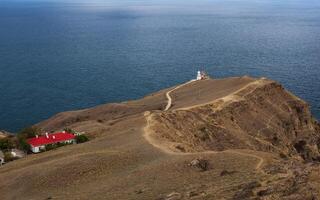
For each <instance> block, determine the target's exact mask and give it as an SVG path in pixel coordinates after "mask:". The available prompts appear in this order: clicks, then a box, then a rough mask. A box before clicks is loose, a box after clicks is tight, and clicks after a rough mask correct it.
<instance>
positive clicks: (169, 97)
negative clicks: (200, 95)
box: [164, 79, 196, 111]
mask: <svg viewBox="0 0 320 200" xmlns="http://www.w3.org/2000/svg"><path fill="white" fill-rule="evenodd" d="M194 81H196V79H192V80H191V81H188V82H186V83H184V84H182V85H179V86H177V87H175V88H173V89H172V90H170V91H168V92H167V93H166V97H167V99H168V103H167V106H166V108H165V109H164V111H167V110H169V109H170V108H171V106H172V98H171V96H170V93H171V92H173V91H175V90H177V89H179V88H181V87H183V86H185V85H188V84H190V83H192V82H194Z"/></svg>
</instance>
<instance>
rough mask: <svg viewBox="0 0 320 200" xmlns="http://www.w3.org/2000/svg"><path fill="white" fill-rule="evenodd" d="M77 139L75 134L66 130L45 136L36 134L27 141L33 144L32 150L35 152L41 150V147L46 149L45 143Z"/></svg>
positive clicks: (67, 141)
mask: <svg viewBox="0 0 320 200" xmlns="http://www.w3.org/2000/svg"><path fill="white" fill-rule="evenodd" d="M74 141H75V135H73V134H71V133H67V132H65V131H63V132H59V133H52V134H48V133H46V135H43V136H36V137H35V138H30V139H28V140H27V142H28V143H29V144H30V146H31V151H32V152H34V153H38V152H40V150H41V149H45V145H48V144H56V143H73V142H74Z"/></svg>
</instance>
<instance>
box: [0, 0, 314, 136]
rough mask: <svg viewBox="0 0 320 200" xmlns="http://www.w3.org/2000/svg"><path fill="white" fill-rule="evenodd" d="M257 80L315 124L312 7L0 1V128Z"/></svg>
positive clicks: (249, 2) (295, 3) (241, 2)
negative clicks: (301, 102) (294, 99)
mask: <svg viewBox="0 0 320 200" xmlns="http://www.w3.org/2000/svg"><path fill="white" fill-rule="evenodd" d="M198 69H202V70H206V71H207V72H208V73H209V74H210V75H212V76H213V77H219V78H221V77H228V76H241V75H251V76H266V77H269V78H271V79H274V80H277V81H279V82H280V83H281V84H283V85H284V86H285V87H286V88H287V89H289V90H290V91H292V92H293V93H295V94H296V95H298V96H299V97H301V98H303V99H305V100H306V101H307V102H309V103H310V105H311V108H312V112H313V114H314V115H315V116H317V118H318V119H319V118H320V101H319V98H320V1H318V0H313V1H312V0H189V1H185V0H171V1H169V0H117V1H115V0H110V1H103V0H101V1H89V0H87V1H84V0H82V1H81V0H51V1H43V0H24V1H23V0H10V1H9V0H8V1H5V0H1V1H0V91H1V94H0V129H6V130H10V131H17V130H19V129H21V128H22V127H25V126H28V125H32V124H34V123H37V122H39V121H41V120H44V119H46V118H48V117H50V116H52V115H54V114H56V113H58V112H61V111H67V110H75V109H82V108H87V107H91V106H95V105H98V104H102V103H107V102H119V101H125V100H128V99H136V98H140V97H143V96H144V95H146V94H148V93H150V92H154V91H157V90H159V89H162V88H165V87H169V86H172V85H175V84H178V83H181V82H184V81H187V80H189V79H191V78H194V76H195V73H196V71H197V70H198Z"/></svg>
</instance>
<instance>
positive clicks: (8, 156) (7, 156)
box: [4, 152, 17, 162]
mask: <svg viewBox="0 0 320 200" xmlns="http://www.w3.org/2000/svg"><path fill="white" fill-rule="evenodd" d="M16 159H17V158H15V157H13V156H12V154H11V153H10V152H5V153H4V161H5V162H10V161H13V160H16Z"/></svg>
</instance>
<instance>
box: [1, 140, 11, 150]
mask: <svg viewBox="0 0 320 200" xmlns="http://www.w3.org/2000/svg"><path fill="white" fill-rule="evenodd" d="M12 148H14V144H13V142H12V141H11V140H10V139H9V138H3V139H0V150H8V149H12Z"/></svg>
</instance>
